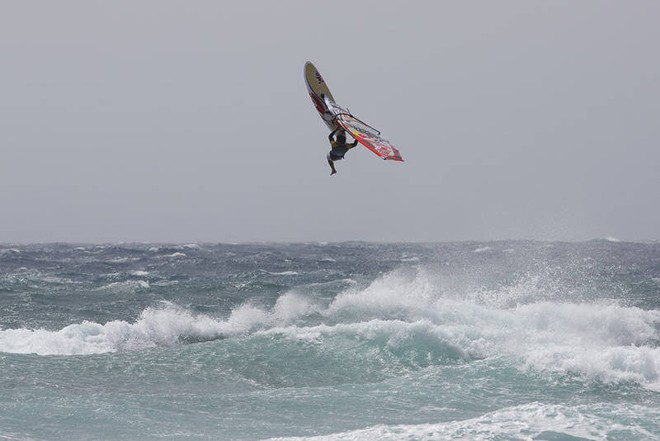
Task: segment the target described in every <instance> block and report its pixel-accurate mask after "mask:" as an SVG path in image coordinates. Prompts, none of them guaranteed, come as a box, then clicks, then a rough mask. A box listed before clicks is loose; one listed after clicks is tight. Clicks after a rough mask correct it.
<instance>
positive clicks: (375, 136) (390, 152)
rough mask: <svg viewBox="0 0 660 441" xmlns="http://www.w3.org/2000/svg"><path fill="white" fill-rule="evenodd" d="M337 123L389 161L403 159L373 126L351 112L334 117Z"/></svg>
mask: <svg viewBox="0 0 660 441" xmlns="http://www.w3.org/2000/svg"><path fill="white" fill-rule="evenodd" d="M336 121H337V124H339V125H340V126H342V127H343V128H344V129H345V130H346V131H347V132H348V133H349V134H350V135H351V136H352V137H353V138H355V139H356V140H357V141H358V142H359V143H360V144H362V145H363V146H365V147H366V148H368V149H369V150H371V151H372V152H374V153H375V154H377V155H378V156H380V157H381V158H383V159H386V160H390V161H403V158H402V157H401V153H399V151H398V150H397V149H396V148H395V147H394V146H393V145H392V144H391V143H390V142H389V141H388V140H387V139H385V138H383V137H382V136H380V132H379V131H378V130H376V129H374V128H373V127H371V126H369V125H367V124H365V123H363V122H362V121H360V120H359V119H357V118H355V117H354V116H353V115H351V114H341V115H337V117H336Z"/></svg>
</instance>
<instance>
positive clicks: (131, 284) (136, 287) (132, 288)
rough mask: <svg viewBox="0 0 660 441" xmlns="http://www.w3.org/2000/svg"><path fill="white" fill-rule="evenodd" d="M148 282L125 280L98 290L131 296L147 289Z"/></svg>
mask: <svg viewBox="0 0 660 441" xmlns="http://www.w3.org/2000/svg"><path fill="white" fill-rule="evenodd" d="M148 288H149V282H147V281H146V280H125V281H122V282H113V283H109V284H107V285H104V286H102V287H100V288H98V290H99V291H110V292H113V293H117V294H132V293H135V292H138V291H140V290H142V289H148Z"/></svg>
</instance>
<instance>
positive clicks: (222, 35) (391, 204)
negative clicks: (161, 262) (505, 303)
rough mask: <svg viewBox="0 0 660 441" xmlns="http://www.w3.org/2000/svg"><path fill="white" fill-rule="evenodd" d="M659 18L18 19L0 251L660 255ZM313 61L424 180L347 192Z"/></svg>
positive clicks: (572, 10) (63, 14)
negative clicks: (579, 247) (368, 245)
mask: <svg viewBox="0 0 660 441" xmlns="http://www.w3.org/2000/svg"><path fill="white" fill-rule="evenodd" d="M659 23H660V2H655V1H625V2H623V1H579V2H576V1H552V2H545V1H527V0H525V1H522V0H521V1H504V2H491V1H483V2H462V1H455V2H440V1H426V2H421V1H420V2H415V1H406V2H403V1H399V0H396V1H389V0H378V1H343V0H334V1H332V2H315V1H310V0H300V1H242V0H240V1H163V0H157V1H156V0H154V1H134V0H130V1H116V0H115V1H111V2H110V1H108V2H92V1H87V0H85V1H57V2H52V1H29V2H27V1H26V2H22V1H13V2H11V1H7V2H2V4H0V60H1V65H0V153H1V157H0V242H5V243H22V242H51V241H63V242H110V241H112V242H114V241H140V242H147V241H157V242H192V241H210V242H243V241H340V240H366V241H450V240H491V239H541V240H571V241H573V240H588V239H593V238H602V237H615V238H618V239H621V240H658V239H660V193H659V192H660V152H659V149H660V56H658V54H659V52H658V51H659V49H658V44H659V43H660V25H659ZM307 60H310V61H312V62H313V63H315V65H316V66H317V67H318V69H319V70H320V71H321V73H322V74H323V76H324V77H325V80H326V81H327V83H328V85H329V87H330V89H331V91H332V93H333V95H334V97H335V99H336V100H337V102H338V103H339V104H340V105H343V106H347V107H348V108H349V109H350V110H351V111H352V112H353V113H354V114H355V115H356V116H358V117H359V118H361V119H362V120H365V121H367V122H369V123H370V124H372V125H374V126H376V127H378V128H379V129H380V130H381V131H382V132H383V134H384V136H385V137H386V138H388V139H389V140H390V141H391V142H392V143H393V144H394V145H395V146H397V147H398V148H399V150H400V151H401V154H402V155H403V157H404V159H405V161H406V162H404V163H397V162H386V161H382V160H380V159H378V158H377V157H376V156H375V155H374V154H372V153H371V152H369V151H368V150H367V149H366V148H358V149H355V150H352V151H351V152H349V153H348V154H347V155H346V159H345V160H344V161H340V162H338V163H337V169H338V171H339V173H338V174H337V175H335V176H332V177H330V169H329V167H328V164H327V163H326V161H325V155H326V153H327V151H328V150H329V144H328V142H327V134H328V130H327V128H326V126H325V125H324V124H323V122H322V121H321V119H320V117H319V116H318V114H317V113H316V111H315V109H314V107H313V105H312V102H311V100H310V99H309V97H308V95H307V91H306V88H305V83H304V80H303V66H304V64H305V62H306V61H307Z"/></svg>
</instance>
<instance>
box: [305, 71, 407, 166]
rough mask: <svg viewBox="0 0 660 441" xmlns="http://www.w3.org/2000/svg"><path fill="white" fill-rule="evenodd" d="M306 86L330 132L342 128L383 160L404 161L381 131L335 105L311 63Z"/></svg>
mask: <svg viewBox="0 0 660 441" xmlns="http://www.w3.org/2000/svg"><path fill="white" fill-rule="evenodd" d="M305 82H306V83H307V91H308V92H309V96H310V98H311V99H312V102H313V103H314V107H316V110H317V112H319V115H321V118H322V119H323V121H324V122H325V124H326V125H327V126H328V128H329V129H330V130H333V131H334V130H335V129H338V128H340V127H341V128H343V129H344V130H346V132H348V133H349V134H350V135H351V136H352V137H353V138H355V139H356V140H357V141H358V142H359V143H360V144H362V145H363V146H365V147H366V148H368V149H369V150H371V151H372V152H374V153H375V154H376V155H378V156H379V157H380V158H382V159H386V160H390V161H401V162H402V161H403V158H402V157H401V153H399V151H398V150H397V149H396V148H395V147H394V146H393V145H392V144H391V143H390V142H389V141H388V140H387V139H385V138H383V137H382V136H381V133H380V131H378V130H376V129H375V128H373V127H371V126H370V125H368V124H366V123H365V122H363V121H361V120H360V119H358V118H356V117H355V116H353V115H352V114H351V112H349V111H348V110H347V109H344V108H343V107H341V106H340V105H338V104H337V103H336V102H335V99H334V97H333V96H332V93H331V92H330V89H329V88H328V85H327V84H326V82H325V80H324V79H323V77H322V76H321V74H320V73H319V71H318V70H317V69H316V67H314V65H313V64H312V63H310V62H309V61H308V62H307V63H305Z"/></svg>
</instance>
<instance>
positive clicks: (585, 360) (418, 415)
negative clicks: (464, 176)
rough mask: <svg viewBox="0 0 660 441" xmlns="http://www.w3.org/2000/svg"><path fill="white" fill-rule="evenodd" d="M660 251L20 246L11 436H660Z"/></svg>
mask: <svg viewBox="0 0 660 441" xmlns="http://www.w3.org/2000/svg"><path fill="white" fill-rule="evenodd" d="M659 343H660V244H658V243H622V242H614V241H607V240H598V241H590V242H583V243H554V242H553V243H550V242H524V241H512V242H491V243H478V242H461V243H440V244H369V243H340V244H332V243H331V244H324V243H314V244H187V245H162V244H106V245H70V244H47V245H7V244H5V245H0V439H10V440H14V439H16V440H81V439H85V440H94V439H98V440H155V439H172V440H176V439H200V440H206V439H209V440H210V439H213V440H225V439H227V440H234V439H236V440H242V439H245V440H256V439H270V438H275V439H299V438H305V439H310V438H311V439H318V440H381V439H393V440H398V439H402V440H404V439H405V440H412V439H421V440H445V439H456V440H458V439H460V440H546V441H549V440H605V439H607V440H659V439H660V347H659Z"/></svg>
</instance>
